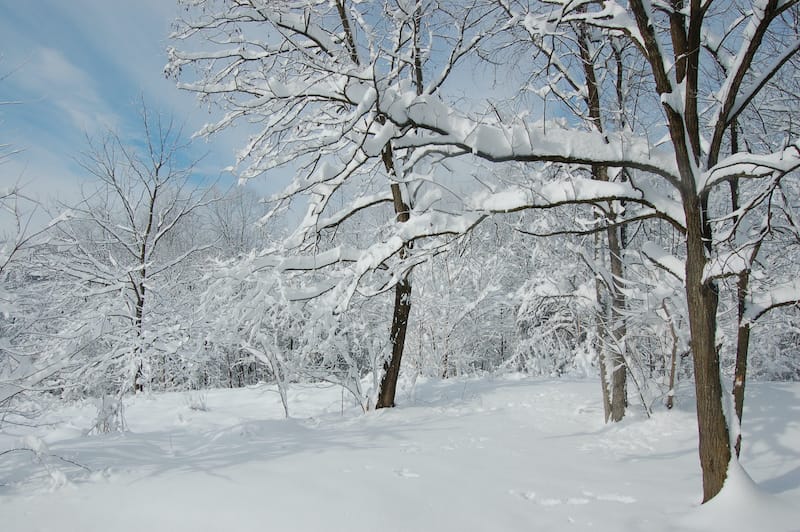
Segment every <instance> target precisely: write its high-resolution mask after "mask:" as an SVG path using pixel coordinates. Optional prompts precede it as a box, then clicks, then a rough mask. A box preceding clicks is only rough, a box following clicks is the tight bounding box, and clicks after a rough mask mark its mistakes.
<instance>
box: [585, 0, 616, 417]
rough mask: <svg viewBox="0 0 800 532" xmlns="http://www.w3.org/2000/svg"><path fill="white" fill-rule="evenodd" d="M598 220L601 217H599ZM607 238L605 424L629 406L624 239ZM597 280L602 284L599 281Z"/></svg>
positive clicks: (597, 117) (594, 116) (590, 90)
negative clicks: (607, 300) (626, 361)
mask: <svg viewBox="0 0 800 532" xmlns="http://www.w3.org/2000/svg"><path fill="white" fill-rule="evenodd" d="M580 9H584V8H580ZM578 37H579V38H578V48H579V51H580V56H581V61H582V62H583V73H584V76H585V78H586V95H585V97H584V100H585V102H586V107H587V110H588V111H589V121H590V122H591V124H592V126H593V127H594V128H595V129H596V130H597V131H599V132H601V133H602V132H603V120H602V117H601V106H600V90H599V85H598V82H597V74H596V72H595V69H594V61H595V54H594V53H593V52H592V50H591V38H590V36H589V34H588V32H587V30H586V27H585V26H583V25H582V26H580V28H579V30H578ZM592 178H593V179H596V180H598V181H608V180H609V178H608V168H606V167H604V166H592ZM598 220H600V219H599V217H598ZM612 221H613V220H612ZM606 240H607V242H608V255H609V259H608V260H609V264H610V266H611V280H610V284H609V285H608V286H607V287H606V289H607V290H608V292H609V297H610V299H611V309H610V313H606V312H605V311H604V310H605V309H601V311H600V315H599V316H598V319H599V320H600V321H601V322H602V321H604V320H606V319H608V320H609V322H608V323H605V324H602V323H601V324H599V325H598V333H599V334H600V337H599V340H600V382H601V384H602V386H603V410H604V412H605V420H606V423H608V422H609V421H611V422H617V421H621V420H622V418H623V417H625V409H626V408H627V406H628V391H627V377H628V370H627V365H626V364H625V332H626V327H625V316H624V310H625V295H624V294H623V292H622V287H621V286H620V285H621V283H622V278H623V275H624V271H623V270H624V265H623V263H622V247H623V242H622V239H621V237H620V229H619V228H617V227H609V228H608V229H607V230H606ZM595 282H596V283H599V280H597V281H595ZM595 289H596V291H597V296H598V303H600V301H601V298H600V294H601V286H600V285H599V284H597V285H596V286H595Z"/></svg>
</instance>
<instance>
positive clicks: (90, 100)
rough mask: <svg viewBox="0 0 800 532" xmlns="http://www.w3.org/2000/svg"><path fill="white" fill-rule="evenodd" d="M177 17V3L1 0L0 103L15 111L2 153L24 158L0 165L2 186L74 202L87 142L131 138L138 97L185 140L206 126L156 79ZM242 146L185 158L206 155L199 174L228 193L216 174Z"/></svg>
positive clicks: (3, 122)
mask: <svg viewBox="0 0 800 532" xmlns="http://www.w3.org/2000/svg"><path fill="white" fill-rule="evenodd" d="M177 13H178V6H177V3H176V2H175V1H174V0H135V1H133V0H36V1H30V2H20V1H18V0H0V78H2V79H0V101H6V102H8V101H13V102H18V103H15V104H13V105H2V106H0V144H3V143H12V144H13V145H14V147H15V148H17V149H21V150H22V151H21V152H20V153H18V154H16V155H14V157H12V158H11V159H10V160H9V161H7V162H6V163H4V164H3V165H2V166H0V187H2V186H9V185H12V184H14V183H15V182H17V181H19V182H21V183H23V184H25V187H26V189H27V191H28V192H29V193H30V194H33V195H35V196H37V197H39V198H40V199H41V200H43V201H47V200H49V199H52V198H58V199H59V200H62V201H65V202H70V201H74V200H76V199H77V198H78V197H79V195H80V186H81V183H82V182H84V181H85V179H86V177H85V172H84V171H82V169H81V168H80V166H79V165H78V164H77V162H76V161H75V158H76V156H78V155H79V154H80V153H81V152H83V151H86V150H87V141H86V137H87V135H88V136H90V137H99V136H101V135H102V134H103V133H104V132H105V131H107V130H108V129H112V130H114V131H116V132H117V133H119V134H120V136H121V137H123V138H125V139H134V138H136V135H137V133H138V132H139V131H140V129H141V128H140V119H139V111H140V100H141V99H142V98H143V99H144V101H145V102H146V103H147V105H148V107H150V108H151V110H157V111H160V112H162V113H164V114H171V115H173V116H174V118H175V119H176V121H177V122H178V123H183V124H184V131H185V134H186V136H187V137H188V136H190V135H191V134H192V133H194V132H195V131H196V130H198V129H199V128H200V127H201V126H202V125H203V124H204V123H206V122H208V121H210V120H211V119H212V118H213V116H211V115H209V113H208V110H207V109H204V108H202V107H200V106H199V105H198V103H197V100H196V99H195V97H194V95H192V94H189V93H186V92H182V91H179V90H178V89H177V88H176V87H175V82H174V80H169V79H165V77H164V75H163V67H164V64H165V63H166V54H165V49H166V47H167V46H168V44H169V39H168V36H169V33H170V28H171V24H172V22H173V20H174V19H175V16H176V14H177ZM244 143H245V140H244V139H243V138H237V137H236V132H235V131H233V132H229V133H227V134H225V135H223V136H221V137H219V138H216V139H215V140H214V142H212V143H208V142H205V141H203V140H197V141H195V143H194V145H193V148H192V150H193V153H191V154H190V156H191V157H200V156H203V155H205V158H204V159H203V161H202V163H201V165H200V166H199V167H198V171H199V172H200V173H202V174H204V177H211V178H217V177H219V176H220V175H222V180H223V182H225V183H226V184H227V183H230V182H231V179H230V176H229V175H227V176H226V175H225V174H224V173H223V174H221V169H222V168H224V167H226V166H229V165H231V164H233V162H234V154H235V150H236V149H237V147H240V146H243V145H244ZM262 187H263V184H262ZM260 188H261V187H260Z"/></svg>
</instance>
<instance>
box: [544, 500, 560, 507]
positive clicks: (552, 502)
mask: <svg viewBox="0 0 800 532" xmlns="http://www.w3.org/2000/svg"><path fill="white" fill-rule="evenodd" d="M539 504H541V505H542V506H558V505H559V504H561V499H540V500H539Z"/></svg>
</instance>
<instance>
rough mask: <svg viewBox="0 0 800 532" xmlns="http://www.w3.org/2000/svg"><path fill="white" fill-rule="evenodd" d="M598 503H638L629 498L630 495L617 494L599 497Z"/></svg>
mask: <svg viewBox="0 0 800 532" xmlns="http://www.w3.org/2000/svg"><path fill="white" fill-rule="evenodd" d="M597 500H598V501H611V502H621V503H622V504H633V503H635V502H636V499H635V498H633V497H631V496H629V495H619V494H616V493H609V494H608V495H598V496H597Z"/></svg>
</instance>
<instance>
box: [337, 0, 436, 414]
mask: <svg viewBox="0 0 800 532" xmlns="http://www.w3.org/2000/svg"><path fill="white" fill-rule="evenodd" d="M340 5H341V6H344V1H343V0H341V3H340ZM339 16H340V17H341V18H342V19H343V21H346V19H347V17H346V16H345V15H343V11H340V15H339ZM421 19H422V9H421V3H418V4H417V6H416V8H415V9H414V20H413V25H412V26H413V31H414V33H413V39H414V85H415V87H416V91H417V95H420V94H422V88H423V86H422V53H421V49H420V45H419V34H420V23H421ZM347 33H348V37H349V38H350V39H351V45H352V42H353V41H352V33H350V31H349V30H348V31H347ZM351 49H352V50H355V48H354V47H352V48H351ZM352 55H353V56H354V58H355V59H356V60H357V59H358V57H357V54H355V53H353V54H352ZM379 120H380V118H379ZM381 156H382V158H383V164H384V166H385V167H386V171H387V172H388V173H389V175H393V176H395V178H398V175H397V168H396V167H395V164H394V153H393V151H392V145H391V144H387V145H386V147H385V148H384V150H383V153H382V154H381ZM391 188H392V202H393V204H394V212H395V214H396V215H397V221H398V222H401V223H405V222H407V221H408V220H409V217H410V215H411V209H410V205H409V203H408V202H407V201H406V199H405V198H403V194H402V190H401V188H400V185H399V184H398V183H393V184H392V185H391ZM412 244H413V243H412V242H406V243H405V245H404V246H403V248H402V249H401V250H400V258H401V259H402V258H405V257H406V254H407V252H408V250H409V249H411V247H412ZM410 314H411V272H408V273H406V275H405V277H403V279H402V280H401V281H400V282H399V283H397V285H395V289H394V312H393V313H392V328H391V330H390V334H389V339H390V342H391V345H392V357H391V359H389V360H388V361H387V362H386V363H384V366H383V368H384V373H383V378H382V379H381V387H380V390H379V391H378V401H377V403H376V404H375V408H392V407H394V396H395V392H396V391H397V379H398V378H399V377H400V365H401V363H402V361H403V349H404V348H405V343H406V331H407V330H408V317H409V315H410Z"/></svg>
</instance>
